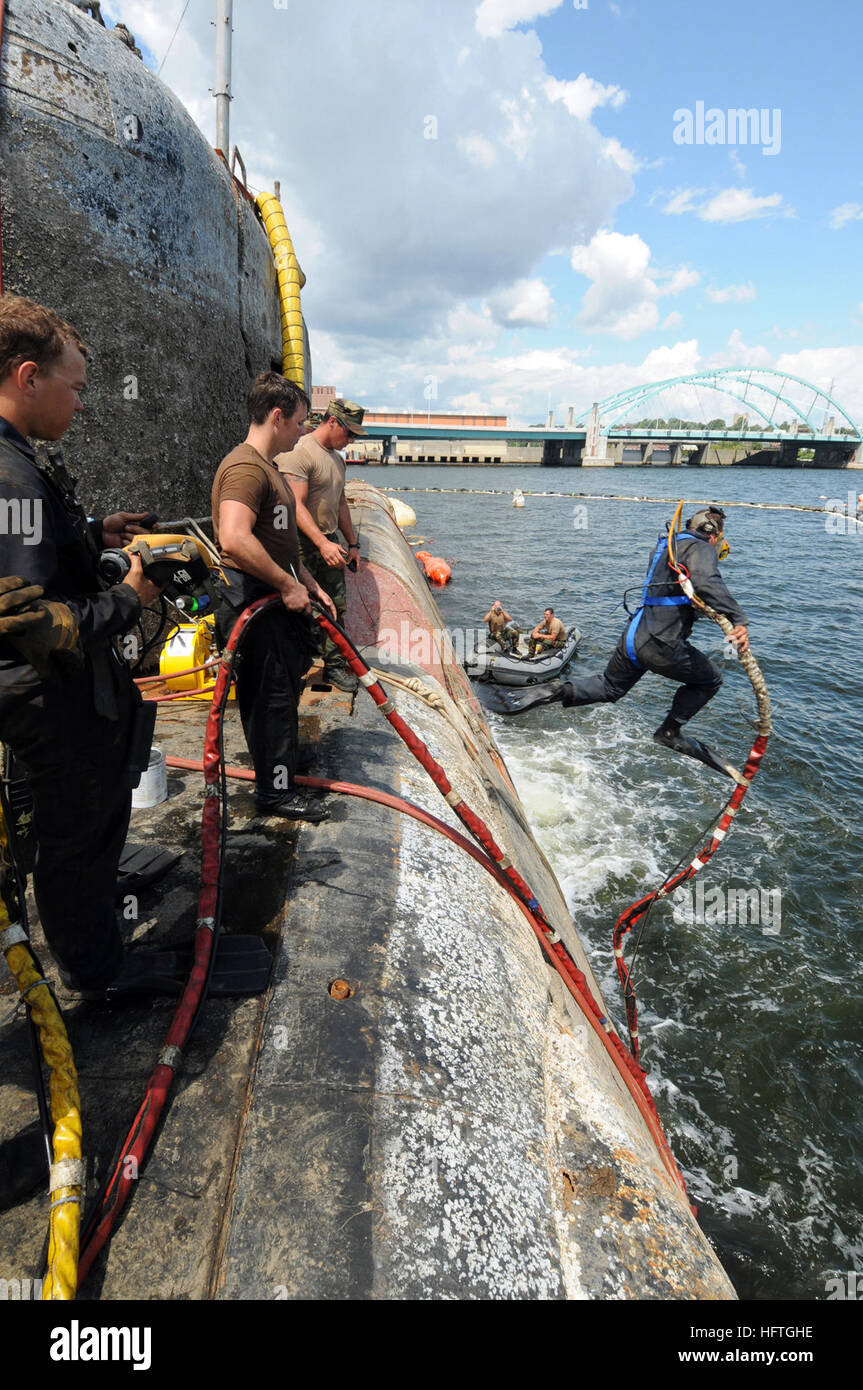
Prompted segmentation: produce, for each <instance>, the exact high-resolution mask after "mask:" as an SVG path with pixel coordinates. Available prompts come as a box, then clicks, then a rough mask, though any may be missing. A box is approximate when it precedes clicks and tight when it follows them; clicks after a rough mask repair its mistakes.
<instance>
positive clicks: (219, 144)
mask: <svg viewBox="0 0 863 1390" xmlns="http://www.w3.org/2000/svg"><path fill="white" fill-rule="evenodd" d="M233 10H234V0H216V85H215V86H214V88H213V96H214V97H215V98H216V149H217V150H221V151H222V154H223V155H224V156H225V159H227V160H230V158H231V143H230V142H231V133H230V132H231V110H230V108H231V33H232V27H231V26H232V20H233Z"/></svg>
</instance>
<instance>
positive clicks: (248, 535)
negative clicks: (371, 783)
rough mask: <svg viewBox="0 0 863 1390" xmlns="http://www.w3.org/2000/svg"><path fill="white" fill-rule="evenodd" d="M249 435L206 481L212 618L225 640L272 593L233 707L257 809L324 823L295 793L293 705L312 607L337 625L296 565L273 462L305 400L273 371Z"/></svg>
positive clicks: (250, 631) (307, 650) (252, 637)
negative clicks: (216, 575)
mask: <svg viewBox="0 0 863 1390" xmlns="http://www.w3.org/2000/svg"><path fill="white" fill-rule="evenodd" d="M247 405H248V410H249V420H250V424H249V433H248V434H247V436H246V438H245V440H244V442H243V443H242V444H240V445H238V447H237V448H236V449H233V450H232V451H231V453H230V454H228V456H227V458H225V459H223V460H222V462H221V463H220V464H219V468H218V471H217V473H216V476H215V478H214V480H213V531H214V534H215V538H216V544H217V546H218V547H219V553H220V555H221V557H222V566H223V569H224V572H225V580H226V588H225V598H224V602H223V603H222V605H221V607H220V609H219V613H218V627H219V633H220V636H221V637H222V638H223V639H224V638H226V637H227V635H228V634H229V633H230V630H231V628H232V626H233V624H234V622H235V621H236V619H237V617H238V616H239V614H240V613H241V612H242V610H243V609H244V608H246V607H247V606H248V604H250V603H252V602H253V601H254V600H255V599H256V598H260V597H262V596H263V595H264V594H267V593H273V592H275V593H278V594H279V595H280V597H281V600H282V605H283V606H282V607H280V608H271V609H267V610H266V611H265V612H263V613H262V614H261V615H260V616H259V617H257V618H255V619H254V620H253V621H252V622H251V623H250V624H249V626H248V628H247V629H246V633H245V636H244V638H243V642H242V645H241V647H240V654H239V657H238V659H237V698H238V701H239V705H240V716H241V718H242V721H243V732H244V733H245V735H246V742H247V744H248V746H249V752H250V753H251V755H252V762H253V763H254V766H255V805H256V807H257V809H258V810H259V811H261V812H262V814H264V815H278V816H286V817H288V818H289V819H291V820H309V821H314V822H318V821H321V820H326V819H327V816H328V812H327V810H326V807H325V806H324V805H323V803H322V801H321V798H320V797H319V796H316V795H314V794H313V793H310V792H308V791H306V790H305V789H302V788H300V787H298V786H297V785H296V783H295V781H294V777H295V774H296V770H297V755H298V744H299V730H298V719H297V702H298V700H299V695H300V687H301V684H302V676H303V672H304V671H305V669H306V667H307V665H308V660H309V656H310V655H311V653H312V652H313V651H314V650H315V648H316V629H314V628H313V626H312V621H311V604H310V602H309V600H310V598H313V599H315V600H316V601H317V602H318V603H320V604H322V605H323V606H324V608H326V609H327V610H328V612H329V613H330V614H331V616H333V617H335V608H334V606H333V603H332V601H331V600H330V598H329V595H328V594H325V593H324V592H323V590H322V589H321V588H320V587H319V586H318V584H317V583H316V581H315V580H314V579H313V578H312V576H311V575H310V574H309V572H308V570H307V569H306V568H305V566H304V565H303V564H302V561H301V559H300V550H299V542H298V540H297V519H296V504H295V502H294V496H293V493H292V492H291V489H290V487H289V486H288V484H287V482H286V481H285V479H284V478H283V477H282V475H281V474H280V473H279V470H278V469H277V468H276V466H275V464H274V463H273V459H274V458H275V456H276V454H277V453H280V452H282V451H284V450H285V449H289V448H291V447H292V446H293V444H295V443H296V440H297V436H298V434H299V430H300V426H301V425H302V423H303V420H304V419H305V417H306V411H307V409H308V405H309V401H308V397H307V396H306V394H305V392H304V391H301V390H300V388H299V387H297V386H294V385H293V383H292V382H290V381H288V380H286V378H285V377H283V376H279V374H278V373H277V372H264V373H262V375H261V376H259V377H257V378H256V380H255V381H253V382H252V385H251V388H250V390H249V395H248V399H247Z"/></svg>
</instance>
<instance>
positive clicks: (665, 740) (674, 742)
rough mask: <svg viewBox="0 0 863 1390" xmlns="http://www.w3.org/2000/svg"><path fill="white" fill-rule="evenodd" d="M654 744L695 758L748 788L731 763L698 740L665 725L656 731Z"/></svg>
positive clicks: (744, 779)
mask: <svg viewBox="0 0 863 1390" xmlns="http://www.w3.org/2000/svg"><path fill="white" fill-rule="evenodd" d="M653 741H654V743H658V744H660V745H661V747H663V748H671V749H673V751H674V752H675V753H683V755H684V756H685V757H687V758H695V759H696V761H697V762H699V763H704V765H705V767H710V768H713V771H714V772H721V773H722V774H723V775H724V776H725V777H730V778H731V780H732V782H737V783H738V784H739V785H740V786H742V787H745V786H748V783H747V781H746V778H745V777H743V776H742V774H741V773H739V772H738V771H737V768H736V767H732V766H731V763H727V762H725V760H724V759H723V758H721V757H720V756H719V754H718V753H714V751H713V749H712V748H710V747H708V745H707V744H706V743H702V742H701V740H700V739H697V738H686V737H685V736H684V735H683V734H681V733H679V732H677V733H676V732H675V731H674V730H673V729H666V728H665V726H664V725H661V726H660V728H658V729H657V730H656V733H655V734H654V735H653Z"/></svg>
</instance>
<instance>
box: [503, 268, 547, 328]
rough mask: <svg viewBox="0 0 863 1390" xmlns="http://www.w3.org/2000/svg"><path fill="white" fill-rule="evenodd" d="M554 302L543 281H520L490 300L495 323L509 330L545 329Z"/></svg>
mask: <svg viewBox="0 0 863 1390" xmlns="http://www.w3.org/2000/svg"><path fill="white" fill-rule="evenodd" d="M553 302H554V301H553V300H552V297H551V291H550V290H549V288H548V286H547V285H546V284H545V282H544V281H543V280H518V281H516V283H515V284H514V285H511V286H510V287H509V289H505V290H498V291H497V292H496V293H495V294H492V295H489V299H488V304H489V308H490V310H491V314H492V317H493V319H494V320H495V322H496V323H500V324H504V325H505V326H506V327H508V328H519V327H528V326H530V327H535V328H538V327H543V326H544V325H545V324H547V323H548V321H549V318H550V315H551V309H552V306H553Z"/></svg>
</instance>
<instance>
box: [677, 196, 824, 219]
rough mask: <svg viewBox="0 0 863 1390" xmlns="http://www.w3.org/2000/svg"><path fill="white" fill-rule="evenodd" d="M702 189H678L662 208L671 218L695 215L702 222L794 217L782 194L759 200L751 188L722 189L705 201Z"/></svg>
mask: <svg viewBox="0 0 863 1390" xmlns="http://www.w3.org/2000/svg"><path fill="white" fill-rule="evenodd" d="M706 194H707V189H705V188H677V189H675V190H674V192H673V193H672V194H671V195H670V196H669V199H668V202H667V203H666V204H665V207H664V208H663V209H662V211H663V212H664V213H667V214H669V215H670V216H678V217H679V216H680V215H681V213H684V212H695V213H697V214H698V216H699V217H700V218H701V220H702V222H749V221H751V220H752V219H753V218H756V217H770V216H781V217H794V216H795V215H796V214H795V212H794V209H793V208H790V207H788V205H787V204H786V203H783V201H782V194H781V193H768V194H766V195H764V196H763V197H759V196H758V195H756V194H755V193H753V191H752V189H751V188H723V189H722V190H721V191H720V192H719V193H714V194H713V196H712V197H710V198H707V197H706Z"/></svg>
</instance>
